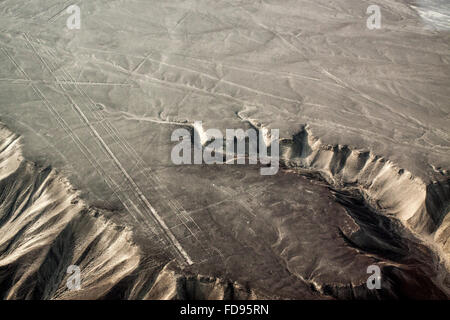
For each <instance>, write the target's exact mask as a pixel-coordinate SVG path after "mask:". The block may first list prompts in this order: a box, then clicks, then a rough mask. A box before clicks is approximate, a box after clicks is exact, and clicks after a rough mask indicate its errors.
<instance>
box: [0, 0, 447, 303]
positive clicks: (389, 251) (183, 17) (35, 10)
mask: <svg viewBox="0 0 450 320" xmlns="http://www.w3.org/2000/svg"><path fill="white" fill-rule="evenodd" d="M69 5H78V6H79V7H80V9H81V11H80V13H81V24H80V29H74V30H71V29H69V28H68V27H67V24H66V22H67V19H68V17H69V16H70V14H68V13H67V12H66V8H67V7H68V6H69ZM370 5H378V6H379V7H380V8H381V14H382V15H381V28H380V29H376V30H370V29H368V28H367V26H366V21H367V19H368V14H367V8H368V7H369V6H370ZM0 17H1V19H0V28H1V33H0V66H1V68H0V122H1V126H0V297H2V298H3V299H186V298H189V299H258V298H259V299H266V298H269V299H396V298H425V299H430V298H431V299H448V297H449V296H450V241H449V238H450V215H448V214H447V213H448V212H449V211H450V210H449V208H450V206H449V204H450V173H449V169H450V130H449V127H450V116H449V111H450V90H449V87H450V67H449V64H450V50H449V49H450V6H449V5H448V4H447V3H446V1H444V0H437V1H428V0H423V1H421V0H420V1H414V0H408V1H404V0H397V1H395V0H374V1H356V0H345V1H344V0H333V1H330V0H296V1H293V0H285V1H274V0H264V1H239V0H226V1H203V0H199V1H193V0H186V1H178V0H174V1H155V0H151V1H143V0H140V1H137V0H129V1H119V0H108V1H106V0H95V1H75V0H74V1H56V0H37V1H32V2H30V1H23V0H14V1H13V0H4V1H0ZM195 121H202V123H203V128H202V129H199V128H197V127H194V126H193V124H194V122H195ZM177 128H186V129H187V130H189V131H190V132H193V133H196V134H201V132H199V131H201V130H206V129H209V128H217V129H219V130H221V131H223V132H225V130H226V129H229V128H231V129H238V128H242V129H245V130H247V129H250V128H253V129H256V130H262V129H278V130H279V132H280V152H281V159H280V166H281V168H280V170H279V172H278V173H277V174H276V175H273V176H263V175H261V174H260V166H259V165H236V164H235V165H207V164H203V165H180V166H177V165H174V164H173V163H172V161H171V158H170V155H171V150H172V148H173V147H174V145H175V143H174V142H172V141H171V134H172V132H173V131H174V130H176V129H177ZM206 143H207V142H206ZM205 145H206V144H205ZM71 265H76V266H79V268H80V270H81V279H82V280H81V288H80V290H70V289H69V288H68V287H67V286H66V282H67V279H68V277H69V276H70V275H69V274H68V273H67V272H66V271H67V268H68V267H69V266H71ZM370 265H377V266H379V267H380V268H381V271H382V278H381V283H382V287H381V289H379V290H370V289H369V288H368V287H367V285H366V281H367V278H368V276H369V275H368V273H367V267H368V266H370Z"/></svg>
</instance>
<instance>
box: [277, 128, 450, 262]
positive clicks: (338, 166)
mask: <svg viewBox="0 0 450 320" xmlns="http://www.w3.org/2000/svg"><path fill="white" fill-rule="evenodd" d="M281 148H282V150H283V156H282V157H283V162H284V164H285V166H286V167H288V168H303V169H309V170H315V171H318V172H320V174H321V175H322V177H324V178H325V179H326V180H327V182H328V183H330V185H333V186H334V187H336V188H337V189H340V190H357V191H358V192H360V193H361V194H362V195H363V197H364V199H365V201H366V202H367V203H368V204H369V205H370V206H371V207H372V208H374V209H375V210H377V211H379V212H382V213H383V214H385V215H388V216H391V217H395V218H396V219H399V220H400V221H402V223H403V224H404V225H405V226H407V227H408V228H410V229H411V230H413V231H414V233H415V234H416V235H418V236H420V237H421V239H422V240H423V241H425V242H426V243H427V244H428V245H430V246H432V247H433V248H434V249H435V250H437V251H438V252H439V253H440V254H441V257H442V259H443V260H444V261H445V263H446V265H447V267H449V266H450V265H449V262H450V247H449V242H448V239H449V238H450V224H449V215H448V213H449V211H450V177H449V175H448V171H445V170H443V171H437V174H436V175H435V178H434V180H433V181H432V182H428V183H427V182H424V181H423V180H422V179H420V178H418V177H415V176H414V175H413V174H412V173H411V172H409V171H407V170H405V169H403V168H400V167H398V165H396V164H395V163H393V162H392V161H389V160H388V159H384V158H383V157H380V156H377V155H374V154H373V153H371V152H369V151H363V150H352V149H351V148H349V147H348V146H345V145H326V144H323V143H322V142H321V140H320V139H318V138H315V137H313V136H312V135H311V134H310V133H309V132H308V130H307V129H306V128H305V129H304V130H303V131H301V132H300V133H298V134H297V135H295V136H294V138H293V139H292V140H285V141H284V143H283V144H282V146H281Z"/></svg>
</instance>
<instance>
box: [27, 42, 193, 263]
mask: <svg viewBox="0 0 450 320" xmlns="http://www.w3.org/2000/svg"><path fill="white" fill-rule="evenodd" d="M24 37H25V39H26V40H27V42H28V43H29V45H30V46H31V47H32V48H33V50H34V52H35V53H36V55H37V56H38V57H39V59H40V60H41V61H42V63H43V64H44V66H45V67H46V68H47V69H48V71H49V72H50V73H51V74H53V72H52V70H51V69H50V67H49V66H48V64H47V63H46V62H45V61H44V60H43V58H42V57H41V56H40V55H39V54H38V53H37V51H36V49H35V48H34V46H33V44H32V43H31V41H29V39H28V36H27V35H26V34H24ZM68 98H69V100H70V102H71V103H72V105H73V107H74V108H75V110H76V111H77V112H78V114H79V115H80V117H81V118H82V120H83V121H84V122H85V123H86V125H87V126H88V127H89V129H90V130H91V131H92V133H93V134H94V135H95V137H96V138H97V139H98V141H99V142H100V144H101V145H102V147H103V148H104V149H105V151H106V152H107V153H108V155H109V156H110V157H111V159H112V160H113V161H114V163H115V164H116V166H117V167H118V168H119V170H120V171H121V172H122V173H123V175H124V176H125V177H126V179H127V180H128V182H129V183H130V184H131V185H132V186H133V188H134V191H135V192H136V194H137V196H138V198H139V199H140V200H141V201H142V202H143V203H144V204H145V206H146V207H147V208H148V209H149V210H150V212H151V214H152V216H153V218H154V219H155V220H156V221H157V222H158V224H159V225H160V227H161V228H162V229H163V231H164V232H165V234H166V235H167V237H168V238H169V240H170V241H171V242H172V244H173V245H174V247H175V248H176V249H177V250H178V252H179V253H180V254H181V256H182V257H183V258H184V259H185V260H186V262H187V263H188V264H189V265H191V264H193V261H192V259H191V258H190V257H189V255H188V254H187V252H186V251H185V250H184V249H183V247H182V246H181V244H180V243H179V241H178V240H177V239H176V238H175V236H174V235H173V233H172V232H171V231H170V229H169V228H168V227H167V225H166V223H165V222H164V220H163V219H162V218H161V216H160V215H159V214H158V213H157V212H156V210H155V208H153V206H152V205H151V204H150V202H149V201H148V200H147V198H146V197H145V196H144V194H143V193H142V191H141V190H140V188H139V186H138V185H137V184H136V182H135V181H134V180H133V178H132V177H131V176H130V175H129V174H128V172H127V171H126V170H125V168H124V167H123V165H122V164H121V162H120V161H119V159H117V157H116V156H115V155H114V153H113V152H112V151H111V149H110V148H109V147H108V145H107V144H106V142H105V141H104V140H103V138H102V137H101V136H100V134H99V133H98V132H97V130H96V129H95V128H94V126H93V125H92V124H91V123H90V122H89V119H88V118H87V117H86V115H85V114H84V113H83V111H82V110H81V109H80V108H79V107H78V105H77V104H76V103H75V101H73V100H72V99H71V98H70V97H68Z"/></svg>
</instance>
